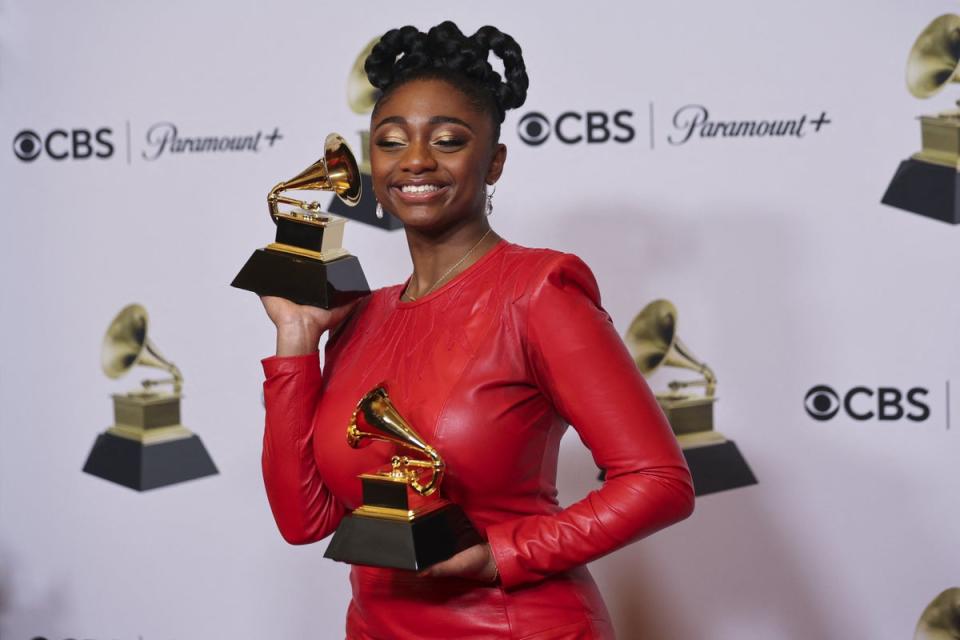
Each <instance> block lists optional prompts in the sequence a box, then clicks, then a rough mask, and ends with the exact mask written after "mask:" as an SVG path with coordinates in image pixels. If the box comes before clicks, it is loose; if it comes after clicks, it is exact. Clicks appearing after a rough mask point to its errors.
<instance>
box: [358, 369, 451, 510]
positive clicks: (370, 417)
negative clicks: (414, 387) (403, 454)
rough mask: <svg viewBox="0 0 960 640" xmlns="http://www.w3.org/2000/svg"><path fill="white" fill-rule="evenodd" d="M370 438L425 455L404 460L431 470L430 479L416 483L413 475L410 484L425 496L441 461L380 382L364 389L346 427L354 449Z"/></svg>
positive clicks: (440, 468)
mask: <svg viewBox="0 0 960 640" xmlns="http://www.w3.org/2000/svg"><path fill="white" fill-rule="evenodd" d="M372 440H382V441H385V442H391V443H393V444H395V445H398V446H401V447H404V448H406V449H411V450H413V451H415V452H417V453H422V454H425V455H427V456H428V457H429V458H430V460H429V461H421V460H407V461H406V462H405V464H406V465H407V466H414V467H427V468H430V469H432V470H433V474H432V475H431V477H430V481H429V482H428V483H427V484H425V485H424V484H420V482H419V480H417V479H416V478H414V479H413V480H411V482H410V485H411V486H412V487H413V488H414V489H415V490H416V491H417V493H419V494H421V495H425V496H428V495H430V494H431V493H433V492H434V491H435V490H436V489H437V487H438V486H439V485H440V480H441V479H442V478H443V470H444V463H443V459H442V458H440V454H439V453H437V451H436V449H434V448H433V447H431V446H430V445H429V444H427V443H426V441H424V439H423V438H422V437H421V436H420V434H418V433H417V432H416V431H415V430H414V429H413V427H411V426H410V423H409V422H407V421H406V419H404V417H403V416H402V415H400V412H399V411H397V408H396V407H395V406H394V405H393V402H391V400H390V396H389V395H388V394H387V389H386V387H384V385H382V384H380V385H378V386H377V387H375V388H374V389H373V390H372V391H370V392H369V393H367V394H366V395H365V396H363V398H361V399H360V402H359V403H357V408H356V409H355V410H354V412H353V415H352V416H350V425H349V426H348V427H347V444H349V445H350V446H351V447H353V448H354V449H356V448H358V447H361V446H365V445H366V444H369V442H370V441H372Z"/></svg>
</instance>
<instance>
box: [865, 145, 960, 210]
mask: <svg viewBox="0 0 960 640" xmlns="http://www.w3.org/2000/svg"><path fill="white" fill-rule="evenodd" d="M881 202H882V203H883V204H888V205H890V206H891V207H897V208H898V209H903V210H905V211H910V212H912V213H919V214H920V215H922V216H927V217H928V218H933V219H934V220H940V221H942V222H949V223H950V224H960V174H958V173H957V170H956V169H954V168H952V167H946V166H943V165H938V164H932V163H929V162H923V161H921V160H916V159H914V158H909V159H907V160H904V161H903V162H901V163H900V166H899V167H898V168H897V172H896V173H895V174H894V176H893V180H891V181H890V186H889V187H887V192H886V193H885V194H883V200H881Z"/></svg>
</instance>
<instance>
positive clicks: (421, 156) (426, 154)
mask: <svg viewBox="0 0 960 640" xmlns="http://www.w3.org/2000/svg"><path fill="white" fill-rule="evenodd" d="M436 168H437V159H436V158H435V157H434V155H433V150H432V149H431V148H430V144H429V142H427V141H425V140H423V141H418V140H411V141H410V143H409V144H408V145H407V148H406V149H405V150H404V153H403V157H402V158H401V159H400V169H401V170H402V171H409V172H410V173H423V172H425V171H432V170H434V169H436Z"/></svg>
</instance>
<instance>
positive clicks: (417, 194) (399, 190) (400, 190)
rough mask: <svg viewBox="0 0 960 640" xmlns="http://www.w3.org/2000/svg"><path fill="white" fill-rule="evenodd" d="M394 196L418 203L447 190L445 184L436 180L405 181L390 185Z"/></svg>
mask: <svg viewBox="0 0 960 640" xmlns="http://www.w3.org/2000/svg"><path fill="white" fill-rule="evenodd" d="M391 189H392V190H393V192H394V193H395V194H396V196H397V197H398V198H399V199H400V200H401V201H402V202H406V203H410V204H420V203H424V202H429V201H431V200H434V199H436V198H439V197H441V196H442V194H444V193H445V192H446V191H447V185H445V184H440V183H437V182H407V183H403V184H395V185H393V186H392V187H391Z"/></svg>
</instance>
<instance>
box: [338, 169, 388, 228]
mask: <svg viewBox="0 0 960 640" xmlns="http://www.w3.org/2000/svg"><path fill="white" fill-rule="evenodd" d="M360 183H361V185H362V187H361V193H362V194H363V195H362V196H360V202H358V203H357V204H356V205H355V206H353V207H351V206H350V205H348V204H345V203H344V202H343V201H342V200H340V198H337V197H334V198H333V200H332V201H331V202H330V206H329V207H328V208H327V210H328V211H329V212H330V213H332V214H335V215H338V216H341V217H344V218H347V219H348V220H356V221H357V222H362V223H364V224H369V225H371V226H374V227H380V228H381V229H386V230H388V231H393V230H394V229H402V228H403V223H402V222H400V220H399V218H396V217H394V216H392V215H390V214H389V213H387V212H386V211H384V212H383V218H378V217H377V198H376V196H374V195H373V180H372V179H371V178H370V174H369V173H363V172H361V173H360Z"/></svg>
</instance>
